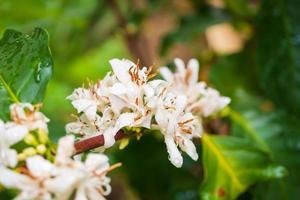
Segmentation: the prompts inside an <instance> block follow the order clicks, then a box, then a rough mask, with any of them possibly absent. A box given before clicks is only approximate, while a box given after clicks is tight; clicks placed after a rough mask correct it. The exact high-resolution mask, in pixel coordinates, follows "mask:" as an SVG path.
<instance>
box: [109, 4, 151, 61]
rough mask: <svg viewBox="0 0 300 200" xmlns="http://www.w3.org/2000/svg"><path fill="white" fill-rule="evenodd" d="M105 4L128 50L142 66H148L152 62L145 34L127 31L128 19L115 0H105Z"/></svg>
mask: <svg viewBox="0 0 300 200" xmlns="http://www.w3.org/2000/svg"><path fill="white" fill-rule="evenodd" d="M105 2H106V4H107V5H108V6H109V7H110V8H111V10H112V12H113V14H114V16H115V17H116V20H117V25H118V26H119V27H120V28H121V29H122V34H123V37H124V39H125V41H126V44H127V47H128V50H129V52H130V53H131V54H132V55H133V56H134V57H135V59H138V60H140V63H141V65H142V66H150V65H152V64H153V62H152V58H151V57H150V56H149V55H151V54H150V50H149V44H148V41H147V39H146V38H145V36H144V35H143V34H142V33H141V32H139V31H138V30H137V31H134V32H130V31H128V21H127V18H126V16H125V15H124V14H123V12H122V10H121V8H120V7H119V5H118V2H117V1H116V0H106V1H105Z"/></svg>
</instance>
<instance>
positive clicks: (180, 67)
mask: <svg viewBox="0 0 300 200" xmlns="http://www.w3.org/2000/svg"><path fill="white" fill-rule="evenodd" d="M174 62H175V65H176V69H177V71H178V73H179V75H180V76H181V77H182V78H184V77H185V71H186V70H185V64H184V62H183V60H181V59H180V58H175V59H174Z"/></svg>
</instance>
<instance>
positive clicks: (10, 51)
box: [0, 28, 53, 118]
mask: <svg viewBox="0 0 300 200" xmlns="http://www.w3.org/2000/svg"><path fill="white" fill-rule="evenodd" d="M52 65H53V63H52V58H51V54H50V50H49V47H48V34H47V32H46V31H45V30H43V29H41V28H36V29H35V30H34V32H33V33H32V34H30V35H27V34H23V33H20V32H18V31H15V30H7V31H5V33H4V35H3V37H2V39H1V40H0V110H1V113H0V118H6V117H7V113H8V107H9V105H10V104H11V103H13V102H18V101H20V102H30V103H38V102H41V101H42V99H43V95H44V93H45V90H46V86H47V83H48V81H49V79H50V77H51V74H52Z"/></svg>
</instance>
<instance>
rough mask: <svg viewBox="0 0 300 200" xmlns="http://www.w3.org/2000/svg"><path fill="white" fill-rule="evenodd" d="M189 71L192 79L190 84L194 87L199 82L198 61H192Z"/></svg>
mask: <svg viewBox="0 0 300 200" xmlns="http://www.w3.org/2000/svg"><path fill="white" fill-rule="evenodd" d="M187 69H188V70H190V73H191V77H190V78H189V80H188V81H189V84H190V85H194V84H196V83H197V82H198V76H199V63H198V61H197V60H196V59H190V60H189V62H188V67H187Z"/></svg>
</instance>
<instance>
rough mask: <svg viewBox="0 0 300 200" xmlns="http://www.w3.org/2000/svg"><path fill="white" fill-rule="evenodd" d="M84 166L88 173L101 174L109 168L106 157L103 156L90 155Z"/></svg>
mask: <svg viewBox="0 0 300 200" xmlns="http://www.w3.org/2000/svg"><path fill="white" fill-rule="evenodd" d="M85 166H86V169H87V170H88V171H91V172H92V171H95V172H96V173H101V172H104V171H106V170H108V168H109V163H108V157H107V156H106V155H104V154H94V153H90V154H89V155H88V156H87V159H86V160H85Z"/></svg>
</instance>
